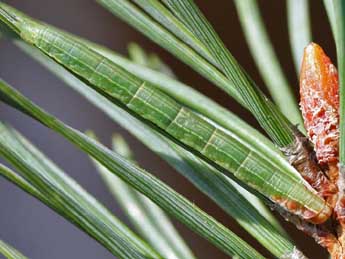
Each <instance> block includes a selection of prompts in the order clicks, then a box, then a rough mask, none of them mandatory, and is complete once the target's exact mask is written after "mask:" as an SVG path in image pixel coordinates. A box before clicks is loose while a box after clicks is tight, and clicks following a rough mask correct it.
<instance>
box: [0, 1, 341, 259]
mask: <svg viewBox="0 0 345 259" xmlns="http://www.w3.org/2000/svg"><path fill="white" fill-rule="evenodd" d="M4 2H6V3H9V4H11V5H13V6H14V7H17V8H19V9H20V10H22V11H24V12H26V13H28V14H29V15H31V16H33V17H35V18H38V19H41V20H43V21H45V22H48V23H51V24H53V25H55V26H58V27H61V28H63V29H65V30H68V31H70V32H72V33H75V34H78V35H80V36H82V37H86V38H88V39H90V40H93V41H96V42H98V43H101V44H104V45H106V46H108V47H110V48H112V49H114V50H116V51H117V52H119V53H122V54H125V53H126V47H127V44H128V43H129V42H137V43H139V44H141V45H142V46H144V47H145V48H146V49H147V50H150V51H153V52H156V53H158V54H159V55H160V56H161V57H162V58H163V60H164V61H165V62H166V63H167V64H169V65H170V66H171V67H172V68H173V70H174V71H175V73H176V74H177V76H178V77H179V79H180V80H182V81H183V82H185V83H188V84H190V85H192V86H193V87H195V88H196V89H199V90H200V91H202V92H203V93H205V94H207V95H208V96H210V97H212V98H214V99H215V100H217V101H218V102H219V103H221V104H222V105H224V106H226V107H228V108H229V109H231V110H233V111H235V112H236V113H238V114H239V115H241V116H242V117H244V118H245V119H246V120H247V121H249V122H250V123H251V124H252V125H254V126H256V127H257V124H256V123H255V121H254V120H253V118H252V117H251V116H250V115H249V114H248V113H246V112H245V111H244V110H243V109H241V108H240V107H239V106H238V105H237V104H236V103H235V102H234V101H233V100H232V99H231V98H229V97H228V96H227V95H226V94H224V93H223V92H221V91H220V90H218V89H217V88H215V87H214V86H213V85H211V84H210V83H209V82H207V81H206V80H204V79H203V78H201V77H200V76H199V75H198V74H196V73H195V72H193V71H192V70H191V69H189V68H188V67H187V66H185V65H184V64H182V63H181V62H179V61H178V60H176V59H175V58H173V57H172V56H171V55H170V54H168V53H167V52H165V51H164V50H162V49H161V48H160V47H158V46H157V45H155V44H154V43H152V42H150V41H149V40H147V39H146V38H145V37H143V36H142V35H141V34H140V33H139V32H136V31H135V30H134V29H132V28H130V27H129V26H128V25H126V24H125V23H123V22H121V21H120V20H119V19H117V18H115V17H113V16H112V15H111V14H110V13H108V12H107V11H106V10H104V9H103V8H102V7H100V6H98V5H97V4H96V3H95V2H94V1H92V0H60V1H53V0H30V1H28V0H7V1H4ZM196 2H197V3H198V4H199V6H200V7H201V8H202V10H203V11H204V13H205V14H206V16H207V17H208V18H209V20H210V21H211V22H212V24H213V25H214V26H215V28H216V30H217V32H218V33H219V34H220V35H221V37H222V38H223V40H224V42H225V43H226V45H227V46H228V47H229V49H230V50H231V52H232V53H233V55H234V56H235V57H236V58H237V59H238V61H239V62H240V63H241V65H242V66H243V67H244V68H245V69H246V70H247V71H248V72H249V74H250V75H251V76H252V77H253V78H254V79H255V80H256V81H257V82H258V83H259V84H260V85H263V84H262V81H261V79H260V77H259V75H258V72H257V70H256V68H255V65H254V63H253V60H252V58H251V56H250V54H249V51H248V48H247V45H246V43H245V40H244V38H243V34H242V32H241V29H240V25H239V23H238V19H237V15H236V12H235V8H234V6H233V3H232V1H231V0H213V1H202V0H199V1H196ZM310 2H312V3H313V5H312V6H311V11H312V21H313V37H314V41H316V42H318V43H319V44H321V45H322V46H323V47H324V49H325V50H326V52H327V53H328V54H329V55H330V56H331V58H334V57H335V53H334V47H333V40H332V36H331V32H330V30H329V25H328V21H327V18H326V14H325V11H324V9H323V5H322V1H321V0H313V1H310ZM259 3H260V7H261V10H262V13H263V16H264V18H265V22H266V25H267V28H268V31H269V33H270V36H271V39H272V41H273V43H274V46H275V48H276V50H277V52H278V55H279V59H280V61H281V63H282V66H283V68H284V69H285V71H286V73H287V76H288V78H289V80H290V83H291V85H292V86H293V87H294V88H295V90H296V92H297V91H298V83H297V78H296V75H295V71H294V67H293V64H292V58H291V52H290V48H289V42H288V33H287V25H286V14H285V13H286V8H285V1H275V0H266V1H259ZM263 65H264V64H263ZM0 76H1V78H3V79H5V80H6V81H8V82H9V83H11V84H12V85H13V86H15V87H16V88H17V89H19V90H20V91H21V92H22V93H24V94H25V95H26V96H27V97H29V98H30V99H32V100H33V101H34V102H36V103H37V104H39V105H40V106H42V107H44V108H45V109H46V110H48V111H49V112H51V113H53V114H54V115H56V116H57V117H58V118H60V119H62V120H63V121H64V122H66V123H67V124H69V125H71V126H73V127H75V128H77V129H80V130H86V129H93V130H94V131H95V132H96V133H97V134H98V135H99V136H100V138H101V140H102V141H103V143H105V144H107V145H109V142H110V136H111V134H112V133H113V132H120V133H122V134H123V135H124V136H125V137H126V138H127V140H128V141H129V142H130V144H131V146H132V148H133V149H134V150H135V154H136V157H137V158H138V160H139V162H140V164H141V165H142V166H143V167H144V168H146V169H148V170H149V171H151V172H154V173H155V174H156V175H157V176H159V178H160V179H162V180H163V181H165V182H166V183H168V184H169V185H170V186H172V187H173V188H175V189H176V190H177V191H178V192H180V193H182V194H184V195H185V196H186V197H187V198H189V199H190V200H191V201H193V202H194V203H195V204H197V205H198V206H200V207H201V208H203V209H204V210H205V211H207V212H208V213H209V214H211V215H212V216H214V217H216V218H217V219H218V220H220V221H221V222H222V223H224V224H225V225H226V226H228V227H229V228H230V229H232V230H233V231H235V232H236V233H237V234H239V235H240V236H242V237H243V238H245V239H246V240H247V241H248V242H250V243H251V244H253V245H254V246H256V247H258V249H261V250H260V251H262V252H263V253H264V254H265V255H267V256H269V255H268V254H267V253H266V252H265V251H264V250H263V249H262V248H261V247H260V246H259V245H258V243H257V242H255V241H254V240H253V239H252V238H249V237H248V234H246V233H245V232H243V230H242V229H241V228H240V227H239V226H238V224H237V223H236V222H234V221H233V220H232V219H231V218H230V217H229V216H227V215H226V214H225V213H224V212H223V211H222V210H221V209H219V208H217V206H215V205H214V204H213V202H212V201H210V200H209V199H208V198H207V197H205V196H204V195H203V194H201V193H200V192H199V191H198V190H196V189H195V188H194V187H193V186H192V185H191V184H189V183H188V182H187V181H186V180H185V179H184V178H182V177H181V176H179V174H177V173H176V172H174V171H173V170H172V169H171V168H170V167H169V166H167V165H166V164H165V163H164V162H163V161H162V160H160V159H159V158H158V157H157V156H155V155H153V154H152V153H151V152H149V151H148V150H147V149H146V148H145V147H144V146H143V145H141V144H140V143H139V142H138V141H136V140H135V139H134V138H133V137H131V136H130V135H129V134H128V133H126V132H125V131H124V130H122V129H121V128H120V127H119V126H117V125H115V124H114V123H113V122H112V121H111V120H110V119H108V118H107V117H106V116H105V115H104V114H103V113H102V112H100V111H98V110H97V109H96V108H94V107H93V106H92V105H91V104H89V103H88V102H87V101H85V100H84V99H83V98H82V97H80V96H79V95H78V94H76V93H75V92H73V91H72V90H70V89H69V88H67V87H65V86H64V84H63V83H62V82H60V81H59V80H58V79H56V78H55V77H54V76H53V75H51V74H49V72H47V71H46V70H45V69H44V68H42V67H41V66H39V65H38V64H36V63H35V62H34V61H32V60H31V59H30V58H28V57H27V56H25V55H24V54H23V53H22V52H20V51H19V50H18V49H16V48H15V47H14V46H12V45H11V44H10V43H9V42H6V41H1V42H0ZM0 116H1V120H2V121H7V122H9V123H10V124H12V125H13V126H15V127H16V128H17V129H18V130H19V131H20V132H22V133H23V134H24V135H25V136H26V137H28V138H29V139H30V140H31V141H32V142H33V143H35V144H36V145H37V146H38V147H39V148H41V149H42V150H43V151H44V152H45V153H46V154H47V155H48V156H49V157H50V158H51V159H53V160H54V161H55V162H56V163H57V164H58V165H59V166H60V167H62V168H63V169H64V170H65V171H66V172H67V173H68V174H69V175H70V176H72V177H73V178H75V179H76V180H77V181H78V182H79V183H80V184H81V185H82V186H83V187H84V188H86V189H87V190H88V191H89V192H91V193H92V194H93V195H95V196H96V197H97V198H98V199H99V200H100V201H101V202H103V203H104V204H105V205H106V206H107V207H109V208H110V209H111V210H112V211H113V212H114V213H115V214H116V215H117V216H118V217H120V218H121V219H122V220H124V221H125V222H127V223H128V221H127V220H126V218H125V217H124V215H123V213H122V212H121V211H120V209H119V207H118V205H117V204H116V203H115V202H114V201H113V199H112V197H111V196H110V195H109V193H108V192H107V190H106V189H105V187H104V186H103V184H102V182H101V181H100V179H99V177H98V175H97V174H96V173H95V169H94V168H93V167H92V165H91V163H90V161H89V159H88V157H87V156H86V155H85V154H83V153H82V152H80V151H79V150H77V149H76V148H75V147H74V146H72V145H71V144H69V143H68V142H66V141H65V140H64V139H63V138H62V137H60V136H58V135H56V134H55V133H53V132H52V131H50V130H48V129H46V128H44V127H43V126H41V125H40V124H38V123H36V122H34V121H33V120H31V119H29V118H27V117H26V116H24V115H22V114H20V113H18V112H15V111H14V110H12V109H10V108H8V107H6V106H5V105H3V104H1V105H0ZM175 223H176V226H177V228H178V229H179V230H180V231H181V233H182V235H183V236H184V237H185V238H186V240H187V242H188V243H189V245H190V246H191V247H192V249H193V250H194V251H195V253H196V255H197V256H198V258H202V259H206V258H213V259H216V258H218V259H221V258H227V256H225V255H224V254H223V253H222V252H220V251H219V250H218V249H216V248H215V247H213V246H212V245H210V244H209V243H208V242H206V241H204V240H203V239H202V238H200V237H199V236H197V235H195V234H194V233H192V232H191V231H189V230H188V229H187V228H186V227H184V226H183V225H181V224H179V223H177V222H175ZM282 223H283V225H284V226H285V227H286V228H287V229H288V230H289V232H290V234H291V236H292V238H293V239H294V240H295V241H296V242H297V244H298V246H299V247H300V248H301V249H302V250H303V251H305V253H306V254H307V255H308V256H310V258H326V254H325V252H324V251H323V250H322V249H321V248H319V247H318V246H317V245H315V244H314V242H313V241H312V240H311V239H310V238H306V237H305V236H304V235H303V234H302V233H300V232H298V231H296V230H295V229H294V227H292V226H290V225H289V224H288V223H285V222H282ZM0 239H3V240H5V241H7V242H9V243H10V244H12V245H14V246H15V247H17V248H18V249H19V250H20V251H22V252H23V253H24V254H26V255H27V256H28V257H30V258H37V259H45V258H50V259H55V258H56V259H60V258H83V259H93V258H102V259H106V258H114V257H113V256H112V255H111V254H110V253H109V252H108V251H107V250H105V249H104V248H103V247H102V246H101V245H99V244H98V243H97V242H95V241H94V240H93V239H91V238H90V237H88V236H87V235H86V234H84V233H83V232H82V231H80V230H79V229H77V228H76V227H74V226H73V225H72V224H70V223H69V222H67V221H66V220H64V219H63V218H61V217H60V216H58V215H56V214H55V213H54V212H53V211H52V210H50V209H49V208H47V207H45V206H44V205H42V204H41V203H40V202H38V201H36V200H35V199H33V198H31V197H30V196H28V195H27V194H26V193H24V192H23V191H21V190H19V189H17V188H16V187H15V186H13V185H12V184H10V183H8V182H6V181H5V180H3V179H0Z"/></svg>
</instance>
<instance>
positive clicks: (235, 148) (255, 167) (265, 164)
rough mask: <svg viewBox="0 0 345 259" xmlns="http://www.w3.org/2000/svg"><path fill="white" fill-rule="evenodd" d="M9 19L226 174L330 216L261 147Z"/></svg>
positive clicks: (60, 40)
mask: <svg viewBox="0 0 345 259" xmlns="http://www.w3.org/2000/svg"><path fill="white" fill-rule="evenodd" d="M3 8H5V9H6V7H3ZM11 23H12V24H15V27H16V29H17V32H19V34H20V36H21V37H22V39H23V40H25V41H26V42H28V43H30V44H32V45H34V46H35V47H37V48H38V49H40V50H41V51H42V52H43V53H45V54H46V55H48V56H50V57H51V58H53V59H54V60H55V61H56V62H58V63H59V64H61V65H62V66H64V67H65V68H67V69H68V70H69V71H71V72H73V73H74V74H75V75H77V76H78V77H80V78H81V79H82V80H83V81H85V82H87V83H88V85H89V86H91V87H92V88H93V89H95V90H97V91H98V92H100V93H101V94H102V95H104V96H105V97H107V98H108V99H110V100H112V101H114V102H116V103H117V104H118V105H120V106H121V107H122V108H124V109H126V110H127V111H129V112H130V113H132V114H133V115H135V116H137V117H140V118H141V119H145V120H146V121H149V122H150V124H151V125H152V126H153V127H155V128H156V129H158V130H159V131H160V132H162V133H164V134H166V135H170V138H171V137H172V138H173V139H174V140H175V141H177V142H179V143H182V144H183V145H184V146H186V147H188V148H189V149H190V150H191V151H193V152H194V153H195V152H196V153H197V154H198V155H199V156H201V157H202V158H204V159H206V160H208V161H213V162H214V163H215V164H216V165H217V166H218V168H222V169H223V170H222V171H223V172H225V173H227V174H228V175H229V176H232V177H233V176H235V178H237V179H239V180H240V181H242V182H245V183H246V184H248V185H249V186H251V187H252V188H253V189H255V190H257V191H258V192H260V193H261V194H263V195H265V196H266V197H268V198H270V199H271V200H273V201H274V202H277V203H279V204H280V205H281V206H283V207H285V208H287V209H288V210H290V211H291V212H293V213H295V214H297V215H299V216H301V217H302V218H304V219H307V220H309V221H310V222H313V223H321V222H323V221H325V220H326V219H327V218H328V217H329V215H330V212H331V210H330V208H329V206H328V204H326V202H325V201H324V200H323V199H322V198H320V197H318V196H317V195H316V193H315V191H314V190H312V189H311V188H309V187H308V185H307V184H306V182H305V181H303V180H302V179H301V178H299V177H297V176H296V175H294V174H288V173H286V172H285V171H283V170H281V169H280V168H279V167H277V166H276V165H275V164H274V163H272V161H269V160H267V159H266V158H265V156H264V154H262V153H260V151H256V150H253V149H250V148H249V146H250V143H247V142H246V140H245V139H243V138H240V137H239V136H237V135H235V134H233V133H231V132H229V131H225V130H223V129H222V128H220V127H217V126H216V125H214V124H213V123H211V122H209V121H207V120H205V119H203V118H202V117H201V116H199V115H198V114H196V113H195V112H193V111H192V110H190V109H188V108H185V107H183V106H182V105H180V104H179V103H177V102H176V101H175V100H174V99H172V98H171V97H170V96H168V95H166V94H165V93H163V92H161V91H159V90H157V89H156V88H155V87H154V86H153V85H150V83H147V82H144V81H143V80H141V79H139V78H137V77H135V76H134V75H132V74H130V73H129V72H127V71H126V70H124V69H122V68H121V67H119V66H117V65H116V64H114V63H113V62H111V61H110V60H108V59H107V58H105V57H104V56H102V55H100V54H98V53H97V52H95V51H93V50H91V49H89V48H87V47H86V46H85V45H83V44H82V43H80V42H79V41H78V40H74V39H73V38H71V37H69V36H66V35H65V34H63V33H61V32H59V31H58V30H54V29H52V28H50V27H47V26H43V25H41V24H39V23H37V22H34V21H33V20H31V19H30V20H29V19H28V18H25V17H22V16H17V15H16V17H15V19H14V20H13V19H12V21H11ZM224 169H225V170H224ZM228 172H232V173H233V175H232V174H229V173H228ZM277 183H278V184H277Z"/></svg>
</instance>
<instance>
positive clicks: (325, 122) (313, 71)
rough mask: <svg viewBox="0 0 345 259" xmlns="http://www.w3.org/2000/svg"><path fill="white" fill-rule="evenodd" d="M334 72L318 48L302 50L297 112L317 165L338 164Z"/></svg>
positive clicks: (336, 84) (336, 78) (337, 94)
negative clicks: (300, 113) (299, 98)
mask: <svg viewBox="0 0 345 259" xmlns="http://www.w3.org/2000/svg"><path fill="white" fill-rule="evenodd" d="M338 91H339V86H338V72H337V70H336V68H335V66H334V65H333V64H332V63H331V60H330V59H329V57H328V56H327V55H326V54H325V52H324V51H323V50H322V48H321V47H320V46H319V45H317V44H315V43H311V44H309V45H308V46H307V47H306V48H305V50H304V57H303V62H302V69H301V75H300V95H301V102H300V105H301V110H302V115H303V118H304V125H305V128H306V130H307V132H308V136H309V139H310V140H311V141H312V142H313V144H314V146H315V152H316V157H317V159H318V162H319V163H320V164H321V165H327V164H330V163H337V162H338V139H339V110H338V109H339V93H338Z"/></svg>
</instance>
